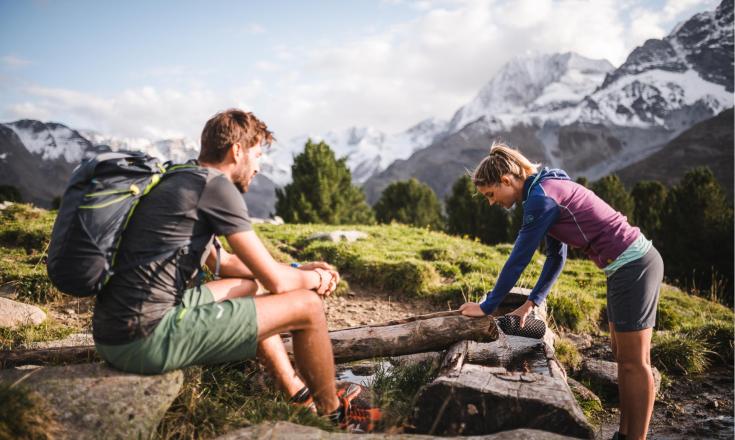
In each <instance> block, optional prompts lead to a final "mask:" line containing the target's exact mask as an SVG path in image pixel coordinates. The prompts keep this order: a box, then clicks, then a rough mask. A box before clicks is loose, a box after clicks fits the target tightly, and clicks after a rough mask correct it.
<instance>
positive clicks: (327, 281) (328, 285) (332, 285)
mask: <svg viewBox="0 0 735 440" xmlns="http://www.w3.org/2000/svg"><path fill="white" fill-rule="evenodd" d="M299 269H301V268H299ZM312 270H313V271H314V272H316V273H317V274H318V275H319V286H318V287H317V289H316V293H318V294H319V295H323V296H329V295H331V294H332V293H333V292H334V291H335V290H336V289H337V284H338V283H339V273H337V271H336V270H325V269H321V268H315V269H312Z"/></svg>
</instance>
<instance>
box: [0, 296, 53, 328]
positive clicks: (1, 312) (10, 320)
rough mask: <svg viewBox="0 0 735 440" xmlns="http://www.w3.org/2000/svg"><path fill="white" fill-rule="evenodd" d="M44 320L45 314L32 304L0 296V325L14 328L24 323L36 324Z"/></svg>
mask: <svg viewBox="0 0 735 440" xmlns="http://www.w3.org/2000/svg"><path fill="white" fill-rule="evenodd" d="M45 320H46V314H45V313H44V312H43V310H41V309H39V308H38V307H36V306H34V305H31V304H25V303H21V302H18V301H13V300H12V299H7V298H0V327H5V328H16V327H20V326H21V325H26V324H33V325H37V324H40V323H42V322H43V321H45Z"/></svg>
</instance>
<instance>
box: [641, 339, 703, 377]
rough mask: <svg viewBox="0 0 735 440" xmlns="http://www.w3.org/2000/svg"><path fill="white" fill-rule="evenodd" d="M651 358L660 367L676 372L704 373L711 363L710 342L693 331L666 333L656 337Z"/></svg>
mask: <svg viewBox="0 0 735 440" xmlns="http://www.w3.org/2000/svg"><path fill="white" fill-rule="evenodd" d="M653 342H654V343H653V347H652V348H651V359H652V360H653V363H654V364H655V365H656V366H657V367H658V368H660V369H662V370H664V371H667V372H676V373H684V374H687V373H702V372H704V371H705V370H706V369H707V367H708V366H709V365H710V356H711V355H712V351H711V349H710V346H709V344H708V343H707V342H706V341H705V340H704V339H703V338H702V337H700V336H697V335H695V334H692V333H666V334H663V335H660V334H657V335H656V336H655V337H654V341H653Z"/></svg>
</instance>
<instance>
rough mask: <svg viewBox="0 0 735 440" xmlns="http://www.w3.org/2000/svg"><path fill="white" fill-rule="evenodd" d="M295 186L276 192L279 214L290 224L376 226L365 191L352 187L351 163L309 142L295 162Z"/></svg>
mask: <svg viewBox="0 0 735 440" xmlns="http://www.w3.org/2000/svg"><path fill="white" fill-rule="evenodd" d="M291 177H292V182H291V183H289V184H288V185H286V186H285V187H284V188H283V189H280V188H279V189H276V214H278V215H279V216H281V217H283V219H284V220H285V221H286V222H289V223H326V224H330V225H336V224H373V223H375V216H374V214H373V211H372V209H371V208H370V206H369V205H368V204H367V202H366V201H365V194H364V193H363V192H362V190H361V189H360V188H358V187H356V186H354V185H353V184H352V175H351V173H350V170H349V168H348V167H347V159H346V158H341V159H336V158H335V156H334V152H333V151H332V149H331V148H329V145H327V144H326V143H324V142H323V141H321V142H318V143H315V142H312V140H311V139H309V140H308V141H307V142H306V145H305V147H304V151H303V152H302V153H301V154H299V155H297V156H296V157H295V158H294V162H293V165H292V166H291Z"/></svg>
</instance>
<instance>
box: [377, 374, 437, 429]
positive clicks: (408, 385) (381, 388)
mask: <svg viewBox="0 0 735 440" xmlns="http://www.w3.org/2000/svg"><path fill="white" fill-rule="evenodd" d="M435 377H436V369H435V368H434V366H433V365H432V363H431V362H419V363H415V364H407V365H397V366H394V367H392V368H386V367H385V366H383V364H381V367H380V368H379V369H378V370H377V371H376V372H375V375H374V376H373V379H372V381H371V382H370V385H369V386H370V387H371V388H372V390H373V392H374V393H375V395H376V396H377V403H378V405H380V407H381V409H382V414H383V420H382V421H381V425H383V427H384V428H386V429H388V430H389V429H390V428H391V427H399V426H401V425H402V424H403V422H405V421H407V420H408V419H409V418H410V417H411V415H412V413H413V409H414V404H415V402H416V399H417V398H418V394H419V391H420V390H421V388H422V387H423V386H424V385H426V384H428V383H429V382H431V381H432V380H434V378H435Z"/></svg>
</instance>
